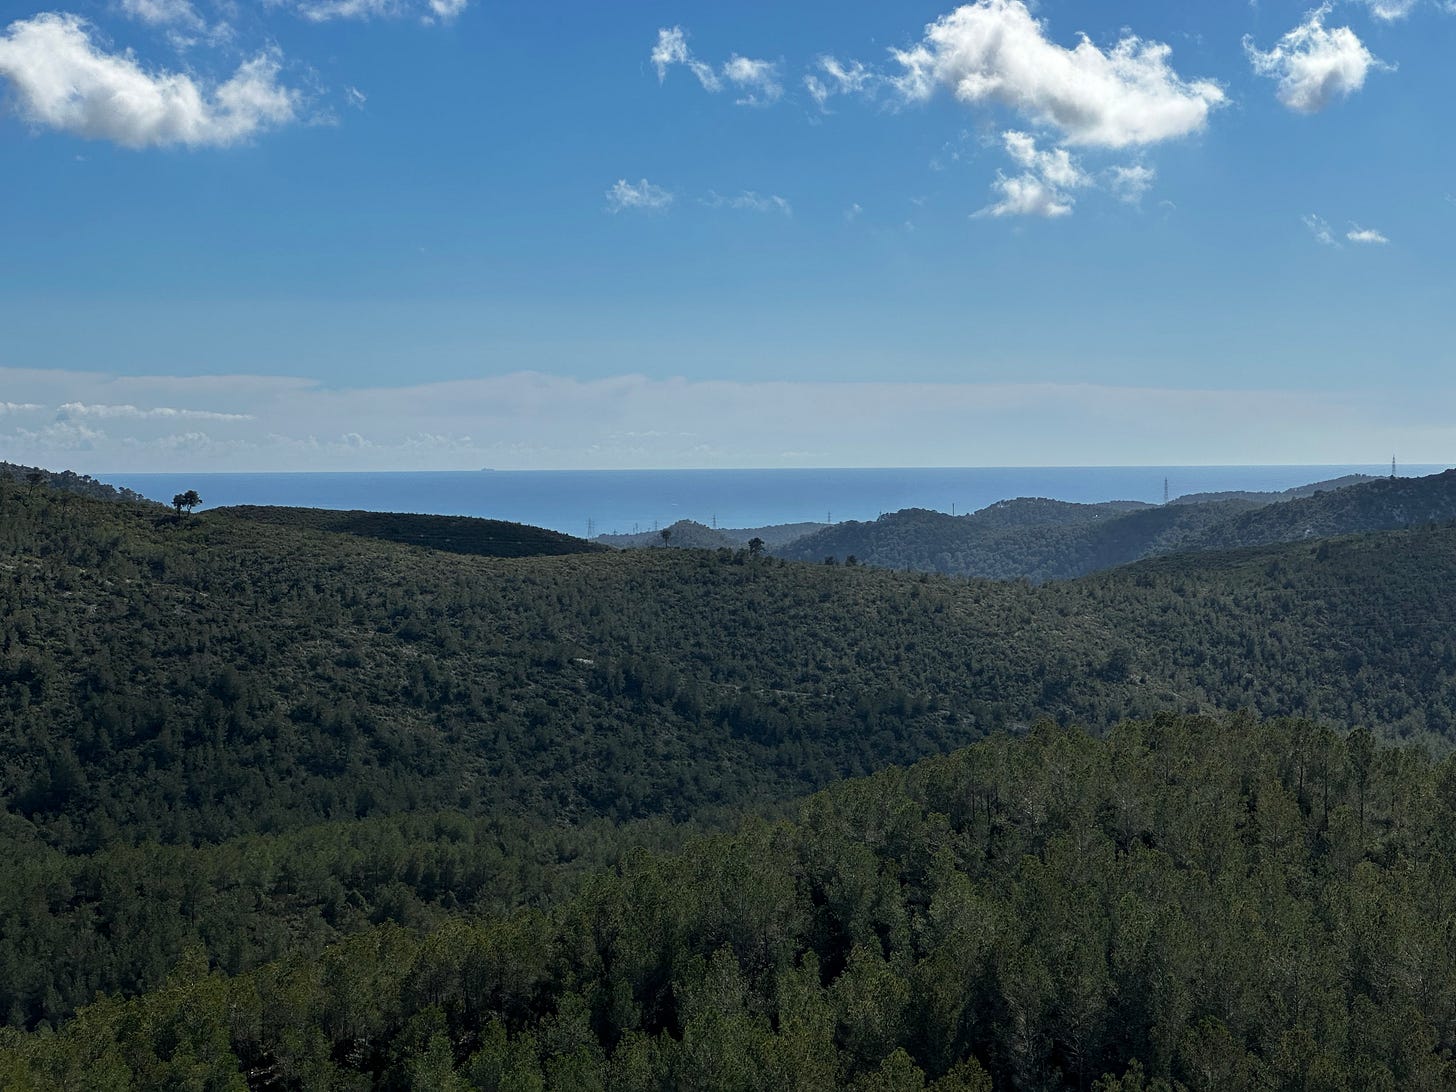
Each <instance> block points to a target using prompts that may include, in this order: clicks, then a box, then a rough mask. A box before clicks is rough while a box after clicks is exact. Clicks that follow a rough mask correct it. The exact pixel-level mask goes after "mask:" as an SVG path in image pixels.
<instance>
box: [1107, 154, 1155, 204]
mask: <svg viewBox="0 0 1456 1092" xmlns="http://www.w3.org/2000/svg"><path fill="white" fill-rule="evenodd" d="M1157 178H1158V172H1157V171H1155V170H1153V168H1151V167H1147V166H1144V165H1143V164H1140V163H1134V164H1133V165H1131V166H1122V167H1112V168H1109V169H1108V171H1107V188H1108V189H1109V190H1111V191H1112V193H1113V194H1114V195H1115V196H1116V197H1117V199H1118V200H1119V201H1123V202H1126V203H1127V204H1129V205H1137V204H1140V203H1141V202H1142V199H1143V197H1144V196H1145V195H1146V194H1147V192H1148V190H1150V189H1152V187H1153V183H1154V182H1155V181H1157Z"/></svg>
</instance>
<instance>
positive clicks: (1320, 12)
mask: <svg viewBox="0 0 1456 1092" xmlns="http://www.w3.org/2000/svg"><path fill="white" fill-rule="evenodd" d="M1329 13H1330V5H1329V4H1325V5H1324V6H1323V7H1319V8H1316V9H1315V10H1314V11H1312V12H1310V13H1309V16H1308V17H1307V18H1306V19H1305V21H1304V22H1303V23H1300V24H1299V26H1297V27H1295V28H1294V29H1293V30H1291V31H1290V32H1289V33H1288V34H1286V35H1284V37H1282V38H1280V39H1279V41H1278V42H1277V43H1275V45H1274V47H1273V48H1272V49H1270V50H1268V51H1267V52H1263V51H1260V50H1259V49H1257V48H1256V47H1255V46H1254V42H1253V39H1252V38H1248V37H1246V38H1245V39H1244V51H1245V52H1246V53H1247V54H1248V56H1249V63H1250V64H1252V65H1253V67H1254V71H1255V72H1257V73H1258V74H1259V75H1261V76H1268V77H1269V78H1270V79H1275V80H1278V81H1279V88H1278V90H1277V91H1276V92H1275V94H1276V95H1277V97H1278V99H1279V101H1280V102H1282V103H1283V104H1284V105H1285V106H1287V107H1289V109H1291V110H1294V111H1296V112H1298V113H1301V114H1315V113H1318V112H1319V111H1321V110H1323V109H1324V108H1325V107H1327V106H1329V105H1330V104H1331V103H1332V102H1334V101H1335V100H1336V99H1343V98H1348V97H1349V96H1350V95H1352V94H1354V93H1355V92H1356V91H1358V90H1360V88H1362V87H1364V86H1365V77H1366V76H1367V75H1369V73H1370V70H1371V69H1372V68H1383V67H1385V66H1384V65H1383V64H1382V63H1381V62H1380V61H1379V60H1377V59H1376V58H1375V56H1374V55H1373V54H1371V52H1370V51H1369V50H1368V49H1366V48H1365V43H1363V42H1362V41H1360V39H1359V37H1358V36H1357V35H1356V34H1355V32H1354V31H1353V30H1351V29H1350V28H1349V27H1335V28H1334V29H1333V30H1332V29H1330V28H1328V27H1326V26H1325V25H1324V20H1325V16H1326V15H1328V14H1329Z"/></svg>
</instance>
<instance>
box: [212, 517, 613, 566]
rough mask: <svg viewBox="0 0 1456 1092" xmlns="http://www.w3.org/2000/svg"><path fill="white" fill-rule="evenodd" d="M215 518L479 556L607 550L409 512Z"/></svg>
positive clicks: (546, 534) (511, 527) (487, 522)
mask: <svg viewBox="0 0 1456 1092" xmlns="http://www.w3.org/2000/svg"><path fill="white" fill-rule="evenodd" d="M210 514H211V515H213V516H222V517H227V516H232V517H235V518H238V519H248V520H256V521H257V522H260V523H272V524H276V525H278V526H280V527H296V528H299V529H301V530H309V531H330V532H333V533H335V534H341V535H357V536H358V537H360V538H377V539H380V540H382V541H384V542H397V543H401V544H403V545H408V546H424V547H426V548H427V549H431V550H443V551H445V552H446V553H452V554H473V555H476V556H479V557H542V556H555V555H559V554H584V553H590V552H592V551H594V550H600V549H602V547H601V546H598V545H597V544H595V543H592V542H588V541H587V540H585V539H581V538H573V537H572V536H571V535H563V534H561V533H560V532H559V531H548V530H546V529H545V528H544V527H532V526H529V525H528V524H524V523H507V522H505V521H503V520H495V519H477V518H475V517H473V516H428V515H417V514H410V513H404V512H358V511H348V512H336V511H332V510H330V509H325V508H287V507H274V506H267V505H236V506H233V507H229V508H214V509H212V510H211V513H210Z"/></svg>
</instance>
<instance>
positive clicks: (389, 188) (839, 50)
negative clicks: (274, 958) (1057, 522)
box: [0, 0, 1456, 472]
mask: <svg viewBox="0 0 1456 1092" xmlns="http://www.w3.org/2000/svg"><path fill="white" fill-rule="evenodd" d="M1453 46H1456V14H1453V12H1452V10H1450V5H1447V4H1445V3H1442V2H1439V0H1350V2H1346V3H1341V4H1335V5H1327V6H1325V7H1322V8H1311V7H1309V6H1307V5H1303V4H1298V3H1283V2H1278V0H1261V2H1260V3H1258V4H1256V5H1250V4H1246V3H1228V4H1221V5H1200V4H1186V5H1182V4H1180V5H1173V4H1167V3H1157V4H1154V3H1106V2H1104V3H1095V4H1094V3H1086V2H1081V3H1074V2H1053V0H1047V2H1043V3H1039V4H1035V5H1033V6H1031V7H1029V8H1028V7H1026V6H1024V5H1022V4H1021V3H1018V2H1016V0H980V2H978V3H975V4H970V5H964V6H961V7H957V6H955V5H950V4H921V3H907V4H895V5H887V4H879V3H876V4H869V3H852V2H838V3H832V4H831V3H819V2H814V3H804V2H795V3H782V4H773V5H767V4H763V5H743V4H731V5H730V4H722V3H716V4H710V3H634V4H626V5H624V4H604V3H601V2H599V0H598V2H595V3H576V2H570V3H558V4H556V5H539V4H521V3H510V4H503V3H488V2H486V0H264V2H260V3H240V2H232V0H225V2H220V0H105V2H97V3H92V2H86V0H76V2H75V3H73V4H71V5H69V6H66V7H62V8H55V9H45V8H40V9H37V8H31V7H29V6H25V5H19V4H16V3H6V4H0V103H3V107H0V179H3V180H4V184H3V192H4V195H5V199H4V201H3V202H0V253H3V255H4V258H5V260H4V261H3V262H0V457H5V458H10V459H13V460H17V461H29V462H39V463H42V464H45V465H52V466H63V465H64V466H72V467H75V468H76V469H80V470H87V471H93V472H104V471H115V470H133V471H141V470H173V469H184V470H185V469H197V470H204V469H205V470H225V469H234V470H266V469H354V468H357V469H408V468H439V469H454V468H468V467H474V466H481V465H493V466H500V467H636V466H641V467H659V466H775V465H800V466H815V465H818V466H847V465H990V464H1013V465H1035V464H1050V465H1062V464H1137V463H1149V464H1164V463H1175V464H1193V463H1263V462H1290V463H1298V462H1307V463H1320V462H1329V463H1337V462H1378V461H1380V460H1381V459H1382V458H1387V457H1388V456H1389V454H1390V452H1391V451H1392V450H1394V451H1397V452H1399V453H1400V455H1401V457H1402V459H1404V460H1406V461H1410V462H1446V461H1448V455H1447V453H1448V452H1449V451H1452V450H1453V449H1456V420H1453V418H1452V413H1451V411H1450V407H1451V405H1452V400H1451V398H1450V395H1451V394H1452V393H1453V383H1452V380H1451V378H1450V373H1451V364H1452V359H1451V358H1452V350H1451V347H1450V346H1451V325H1452V324H1451V319H1450V314H1451V312H1452V310H1453V307H1452V301H1453V298H1456V293H1453V288H1456V283H1453V282H1456V274H1453V263H1452V261H1451V255H1452V252H1453V247H1452V244H1453V241H1456V146H1453V143H1452V142H1451V141H1450V140H1449V132H1450V127H1449V122H1448V120H1447V117H1448V115H1449V111H1450V104H1451V102H1453V101H1456V94H1453V92H1456V66H1452V65H1451V64H1450V63H1449V58H1450V57H1452V56H1453V55H1456V49H1453Z"/></svg>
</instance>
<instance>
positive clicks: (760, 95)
mask: <svg viewBox="0 0 1456 1092" xmlns="http://www.w3.org/2000/svg"><path fill="white" fill-rule="evenodd" d="M650 59H651V61H652V67H653V68H655V69H656V70H657V79H658V82H659V83H661V82H662V81H663V80H665V79H667V70H668V69H669V68H671V67H672V66H674V65H683V66H684V67H686V68H687V69H688V71H690V72H691V73H692V74H693V75H694V76H696V77H697V80H698V83H700V84H702V85H703V90H705V91H712V92H714V93H717V92H719V91H722V90H724V89H725V88H728V87H734V88H736V89H737V90H738V91H739V92H740V95H741V97H740V98H739V99H738V100H737V103H738V105H740V106H767V105H769V104H770V103H774V102H777V101H778V100H779V99H780V98H782V97H783V93H784V87H783V84H782V83H781V82H780V81H779V73H778V65H776V64H774V63H773V62H771V61H759V60H754V59H753V58H751V57H743V56H740V55H739V54H737V53H735V54H733V56H731V57H730V58H729V59H728V62H727V63H726V64H724V65H723V67H722V69H721V71H720V70H718V69H715V68H714V67H713V66H712V65H710V64H707V63H706V62H704V61H701V60H699V59H698V58H697V57H695V56H693V52H692V50H690V49H689V48H688V36H687V32H686V31H685V30H683V28H682V27H663V28H662V29H660V30H658V32H657V44H656V45H655V46H653V47H652V54H651V58H650Z"/></svg>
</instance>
